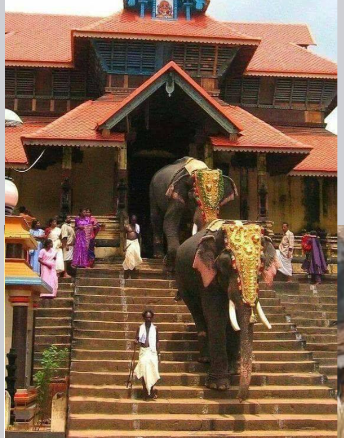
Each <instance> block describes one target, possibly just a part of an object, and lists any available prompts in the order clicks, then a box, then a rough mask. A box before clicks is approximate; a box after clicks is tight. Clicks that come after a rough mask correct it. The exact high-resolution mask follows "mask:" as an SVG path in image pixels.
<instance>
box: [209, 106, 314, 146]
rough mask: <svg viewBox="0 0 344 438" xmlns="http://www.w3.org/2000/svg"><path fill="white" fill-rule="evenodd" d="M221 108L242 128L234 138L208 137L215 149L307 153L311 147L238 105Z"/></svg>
mask: <svg viewBox="0 0 344 438" xmlns="http://www.w3.org/2000/svg"><path fill="white" fill-rule="evenodd" d="M223 109H224V111H225V112H226V113H227V114H228V116H229V117H230V118H231V119H232V120H234V121H236V120H238V121H240V123H241V125H242V126H243V130H242V131H241V132H240V135H239V136H238V138H237V139H235V140H231V139H229V138H228V137H224V136H212V137H210V140H211V143H212V145H213V146H214V149H215V150H218V151H226V150H230V151H244V152H250V151H253V152H259V151H260V152H263V151H265V152H279V153H303V154H308V153H309V152H310V151H311V149H312V147H311V146H309V145H307V144H304V143H301V142H299V141H297V140H295V139H293V138H290V137H289V136H287V135H285V134H283V133H282V132H281V131H279V130H278V129H276V128H274V127H273V126H271V125H269V124H268V123H266V122H263V121H262V120H260V119H258V118H257V117H255V116H254V115H252V114H250V113H249V112H247V111H245V110H244V109H242V108H240V107H239V106H233V105H226V104H224V106H223Z"/></svg>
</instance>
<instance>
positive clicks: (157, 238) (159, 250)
mask: <svg viewBox="0 0 344 438" xmlns="http://www.w3.org/2000/svg"><path fill="white" fill-rule="evenodd" d="M150 216H151V224H152V229H153V257H154V258H155V259H162V258H163V257H164V236H163V215H162V213H161V212H160V211H159V209H158V207H157V206H156V205H154V204H153V205H151V215H150Z"/></svg>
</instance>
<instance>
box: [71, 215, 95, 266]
mask: <svg viewBox="0 0 344 438" xmlns="http://www.w3.org/2000/svg"><path fill="white" fill-rule="evenodd" d="M91 233H92V224H91V221H90V218H89V217H88V216H87V214H86V209H85V208H82V209H81V210H80V213H79V217H77V218H75V244H74V253H73V263H72V266H73V267H75V268H87V265H88V247H89V244H90V239H91Z"/></svg>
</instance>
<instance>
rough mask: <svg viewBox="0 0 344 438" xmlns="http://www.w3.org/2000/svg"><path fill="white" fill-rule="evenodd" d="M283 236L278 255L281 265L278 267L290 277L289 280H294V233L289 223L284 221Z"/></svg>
mask: <svg viewBox="0 0 344 438" xmlns="http://www.w3.org/2000/svg"><path fill="white" fill-rule="evenodd" d="M282 231H283V237H282V240H281V243H280V244H279V247H278V250H277V257H278V260H279V262H280V265H281V267H280V268H279V269H278V270H279V271H280V272H281V273H282V274H284V275H286V276H287V277H288V280H287V281H288V282H289V281H292V276H293V266H292V263H291V262H292V259H293V251H294V234H293V233H292V232H291V231H290V230H289V224H288V223H286V222H284V223H283V225H282Z"/></svg>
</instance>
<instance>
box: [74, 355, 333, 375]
mask: <svg viewBox="0 0 344 438" xmlns="http://www.w3.org/2000/svg"><path fill="white" fill-rule="evenodd" d="M161 358H162V361H161V362H160V365H159V370H160V371H161V372H170V373H179V372H190V373H193V372H200V373H204V372H205V371H207V369H208V368H209V366H208V365H204V364H201V363H198V362H194V361H193V362H176V361H164V354H162V355H161ZM136 359H137V358H136ZM129 367H130V361H128V360H106V359H105V360H100V359H93V360H90V359H87V360H75V359H73V361H72V366H71V369H72V370H73V371H94V370H97V371H100V372H104V371H109V372H111V371H113V372H114V371H121V372H128V371H129ZM316 367H317V363H316V362H315V361H302V362H295V361H293V362H282V361H276V362H273V361H256V360H254V361H253V371H254V372H269V373H273V372H277V373H281V372H286V373H288V372H289V373H291V372H294V373H299V372H309V373H312V372H314V371H315V370H316ZM324 368H326V370H327V369H329V368H330V367H324ZM321 369H323V367H321ZM332 374H333V373H332Z"/></svg>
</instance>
